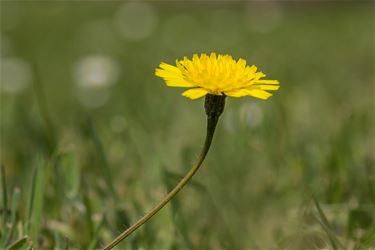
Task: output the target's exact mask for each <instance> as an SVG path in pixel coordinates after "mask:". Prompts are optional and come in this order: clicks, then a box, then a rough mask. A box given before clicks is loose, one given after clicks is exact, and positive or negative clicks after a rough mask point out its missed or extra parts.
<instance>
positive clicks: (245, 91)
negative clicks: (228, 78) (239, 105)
mask: <svg viewBox="0 0 375 250" xmlns="http://www.w3.org/2000/svg"><path fill="white" fill-rule="evenodd" d="M224 94H225V95H227V96H231V97H241V96H247V95H249V90H248V89H236V90H231V91H225V92H224Z"/></svg>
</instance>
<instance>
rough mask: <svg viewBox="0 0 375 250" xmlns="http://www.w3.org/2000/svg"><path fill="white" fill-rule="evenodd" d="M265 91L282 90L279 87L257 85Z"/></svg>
mask: <svg viewBox="0 0 375 250" xmlns="http://www.w3.org/2000/svg"><path fill="white" fill-rule="evenodd" d="M255 86H256V87H259V88H260V89H263V90H278V89H279V88H280V86H279V85H255Z"/></svg>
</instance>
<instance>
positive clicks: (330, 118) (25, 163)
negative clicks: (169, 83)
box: [0, 1, 375, 249]
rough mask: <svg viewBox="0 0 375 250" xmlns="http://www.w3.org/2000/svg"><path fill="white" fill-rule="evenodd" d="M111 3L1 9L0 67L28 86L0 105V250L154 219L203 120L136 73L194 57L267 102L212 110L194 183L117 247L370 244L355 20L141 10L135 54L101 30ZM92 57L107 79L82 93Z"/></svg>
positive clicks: (337, 7) (273, 10)
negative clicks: (244, 66)
mask: <svg viewBox="0 0 375 250" xmlns="http://www.w3.org/2000/svg"><path fill="white" fill-rule="evenodd" d="M123 5H124V3H120V2H99V1H98V2H82V1H77V2H73V1H71V2H69V1H68V2H66V1H63V2H54V3H52V2H48V3H47V2H43V1H35V2H24V1H15V2H11V1H6V2H5V1H4V2H1V39H2V40H1V61H2V63H3V62H4V61H6V59H8V58H21V59H23V60H25V61H26V62H27V63H28V64H29V65H30V67H29V68H30V70H31V72H32V81H31V82H30V84H29V85H28V86H27V87H26V88H25V89H24V90H23V91H21V92H18V93H9V92H7V91H4V90H2V92H1V93H0V98H1V103H0V105H1V108H0V109H1V111H0V114H1V116H0V128H1V148H0V153H1V155H0V157H1V159H0V161H1V164H3V165H4V167H3V171H2V172H1V182H2V185H1V187H2V188H1V192H0V193H1V214H0V216H1V220H0V221H1V227H0V244H1V245H0V249H26V248H27V247H28V246H33V248H34V249H42V248H45V249H66V248H69V249H98V248H99V247H101V246H103V245H104V244H105V243H108V242H109V241H110V240H112V239H113V238H114V237H115V236H116V235H117V234H118V233H120V232H121V231H122V230H124V229H125V228H126V227H127V226H129V225H130V224H131V223H132V222H134V221H135V220H137V219H138V218H139V217H140V216H141V215H143V213H144V212H146V211H147V210H149V209H150V208H151V207H152V206H153V205H154V204H156V203H157V202H158V201H159V200H160V199H161V198H162V197H163V194H165V193H166V191H167V190H169V189H171V187H173V185H174V184H176V182H177V181H178V180H179V179H180V177H181V176H183V175H184V174H185V173H186V172H187V171H188V169H189V168H190V166H191V164H192V163H193V162H194V161H195V159H196V157H197V155H198V152H199V150H200V147H201V145H202V143H203V139H204V132H205V114H204V109H203V100H198V101H194V102H192V101H190V100H187V99H185V98H183V97H181V96H180V93H181V89H176V88H167V87H165V86H164V84H163V82H162V80H161V79H159V78H157V77H155V76H154V69H155V67H157V65H158V64H159V63H160V62H161V61H165V62H169V63H173V62H174V60H175V59H176V58H181V57H183V56H191V55H192V54H193V53H200V52H206V53H207V52H211V51H216V52H218V53H229V54H232V55H233V56H234V57H236V58H238V57H243V58H245V59H247V61H248V62H249V63H251V64H252V63H253V64H255V65H257V66H258V67H259V68H260V69H262V70H263V71H264V72H266V73H267V75H268V77H269V79H278V80H279V81H280V83H281V88H280V90H279V91H277V92H275V95H274V96H273V97H272V98H271V99H269V100H268V101H266V102H264V101H261V100H256V99H252V98H241V99H233V98H232V99H228V100H227V105H226V107H225V111H224V114H223V115H222V118H221V120H220V122H219V125H218V129H217V132H216V135H215V138H214V142H213V145H212V148H211V150H210V152H209V154H208V157H207V159H206V161H205V163H204V165H203V167H202V169H200V171H199V172H198V173H197V175H196V176H195V177H194V178H193V181H192V182H191V183H190V184H189V185H188V186H187V187H186V188H185V189H184V190H183V191H182V192H181V193H180V194H179V195H178V196H177V197H176V199H174V200H173V201H172V202H171V203H170V204H169V205H167V206H166V207H165V208H164V209H163V210H162V211H161V212H160V213H159V214H157V215H156V216H155V217H154V218H152V220H151V221H150V222H149V223H147V224H146V225H144V226H143V227H142V228H140V229H139V230H138V231H137V232H136V233H134V234H133V235H132V236H130V237H129V238H128V239H127V240H125V241H123V242H122V243H121V244H120V245H119V247H118V249H138V248H144V249H267V248H278V249H315V248H332V249H334V248H340V247H341V246H344V247H345V248H350V249H368V248H370V247H373V246H375V214H374V211H375V158H374V151H375V148H374V138H375V135H374V126H375V124H374V120H375V119H374V94H375V92H374V80H375V79H374V68H375V66H374V55H375V54H374V53H375V52H374V44H375V43H374V14H373V4H371V3H357V4H356V3H354V2H341V3H333V2H330V3H326V4H324V3H323V2H320V3H311V2H310V3H305V4H294V3H287V2H286V3H284V4H282V5H278V6H276V7H275V6H274V5H273V4H272V3H266V4H261V3H251V4H246V3H236V4H225V3H208V2H205V3H201V4H199V5H198V4H194V3H185V4H183V3H170V2H169V3H167V2H155V3H150V5H151V8H153V10H154V13H155V18H156V19H155V20H156V21H155V23H154V26H153V32H152V33H151V34H150V36H148V37H146V38H145V39H141V40H137V41H133V40H128V39H126V37H123V36H122V34H121V32H119V30H118V26H116V25H115V16H116V15H119V14H116V13H119V8H121V7H123ZM142 20H143V19H142ZM259 30H260V31H259ZM97 54H100V55H106V56H108V57H109V58H112V59H113V60H115V62H117V65H118V67H119V75H118V79H117V80H116V83H115V84H113V85H111V86H104V87H98V88H96V89H95V88H93V89H84V90H83V92H82V90H81V89H80V88H79V87H77V84H76V80H75V73H74V72H75V71H74V70H75V69H76V68H77V66H76V65H77V62H79V61H80V60H81V59H82V58H83V57H85V56H88V55H97ZM1 71H3V66H2V70H1ZM12 76H13V77H14V75H11V72H5V71H4V72H1V84H6V82H4V81H5V80H6V79H13V78H12ZM80 91H81V92H80ZM91 95H96V96H99V97H100V98H104V99H103V100H105V97H103V96H105V95H109V97H108V99H107V101H106V102H105V103H104V104H103V105H100V106H98V107H88V106H87V105H85V103H86V104H87V98H93V97H92V96H91ZM94 97H95V96H94ZM84 98H86V99H84ZM100 98H99V99H100ZM99 101H100V100H99ZM312 197H315V198H312Z"/></svg>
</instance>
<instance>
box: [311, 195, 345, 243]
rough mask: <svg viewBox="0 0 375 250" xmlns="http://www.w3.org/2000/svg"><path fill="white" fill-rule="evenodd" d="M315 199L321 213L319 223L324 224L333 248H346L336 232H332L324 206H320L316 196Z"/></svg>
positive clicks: (323, 226)
mask: <svg viewBox="0 0 375 250" xmlns="http://www.w3.org/2000/svg"><path fill="white" fill-rule="evenodd" d="M313 201H314V204H315V207H316V209H317V210H318V214H319V217H320V219H319V220H318V221H319V224H320V225H321V226H322V228H323V229H324V231H325V232H326V233H327V235H328V238H329V240H330V242H331V245H332V248H333V249H335V250H336V249H345V247H344V246H343V245H342V244H341V243H340V241H339V240H338V239H337V237H336V236H335V234H334V233H333V232H332V229H331V226H330V224H329V222H328V219H327V217H326V216H325V214H324V212H323V210H322V208H321V207H320V205H319V202H318V201H317V200H316V199H315V197H314V196H313Z"/></svg>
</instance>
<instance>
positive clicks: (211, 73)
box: [155, 53, 279, 100]
mask: <svg viewBox="0 0 375 250" xmlns="http://www.w3.org/2000/svg"><path fill="white" fill-rule="evenodd" d="M155 75H156V76H159V77H161V78H163V79H164V81H165V83H166V85H167V86H169V87H184V88H188V89H187V90H186V91H184V92H183V93H182V95H183V96H185V97H188V98H190V99H197V98H200V97H203V96H205V95H207V94H211V95H219V96H220V95H225V96H231V97H241V96H253V97H257V98H260V99H264V100H265V99H268V98H269V97H270V96H272V94H271V93H269V92H268V91H270V90H271V91H272V90H277V89H279V81H277V80H264V79H262V78H263V77H265V76H266V75H265V74H264V73H263V72H261V71H257V67H256V66H254V65H251V66H249V65H247V64H246V61H245V60H244V59H239V60H238V61H236V60H234V59H233V58H232V56H230V55H220V54H219V55H216V53H211V54H210V55H209V56H208V55H207V54H201V55H200V56H198V55H197V54H194V55H193V58H192V59H191V60H190V59H188V58H187V57H184V59H183V60H176V66H173V65H170V64H167V63H161V64H160V65H159V68H157V69H156V70H155Z"/></svg>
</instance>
